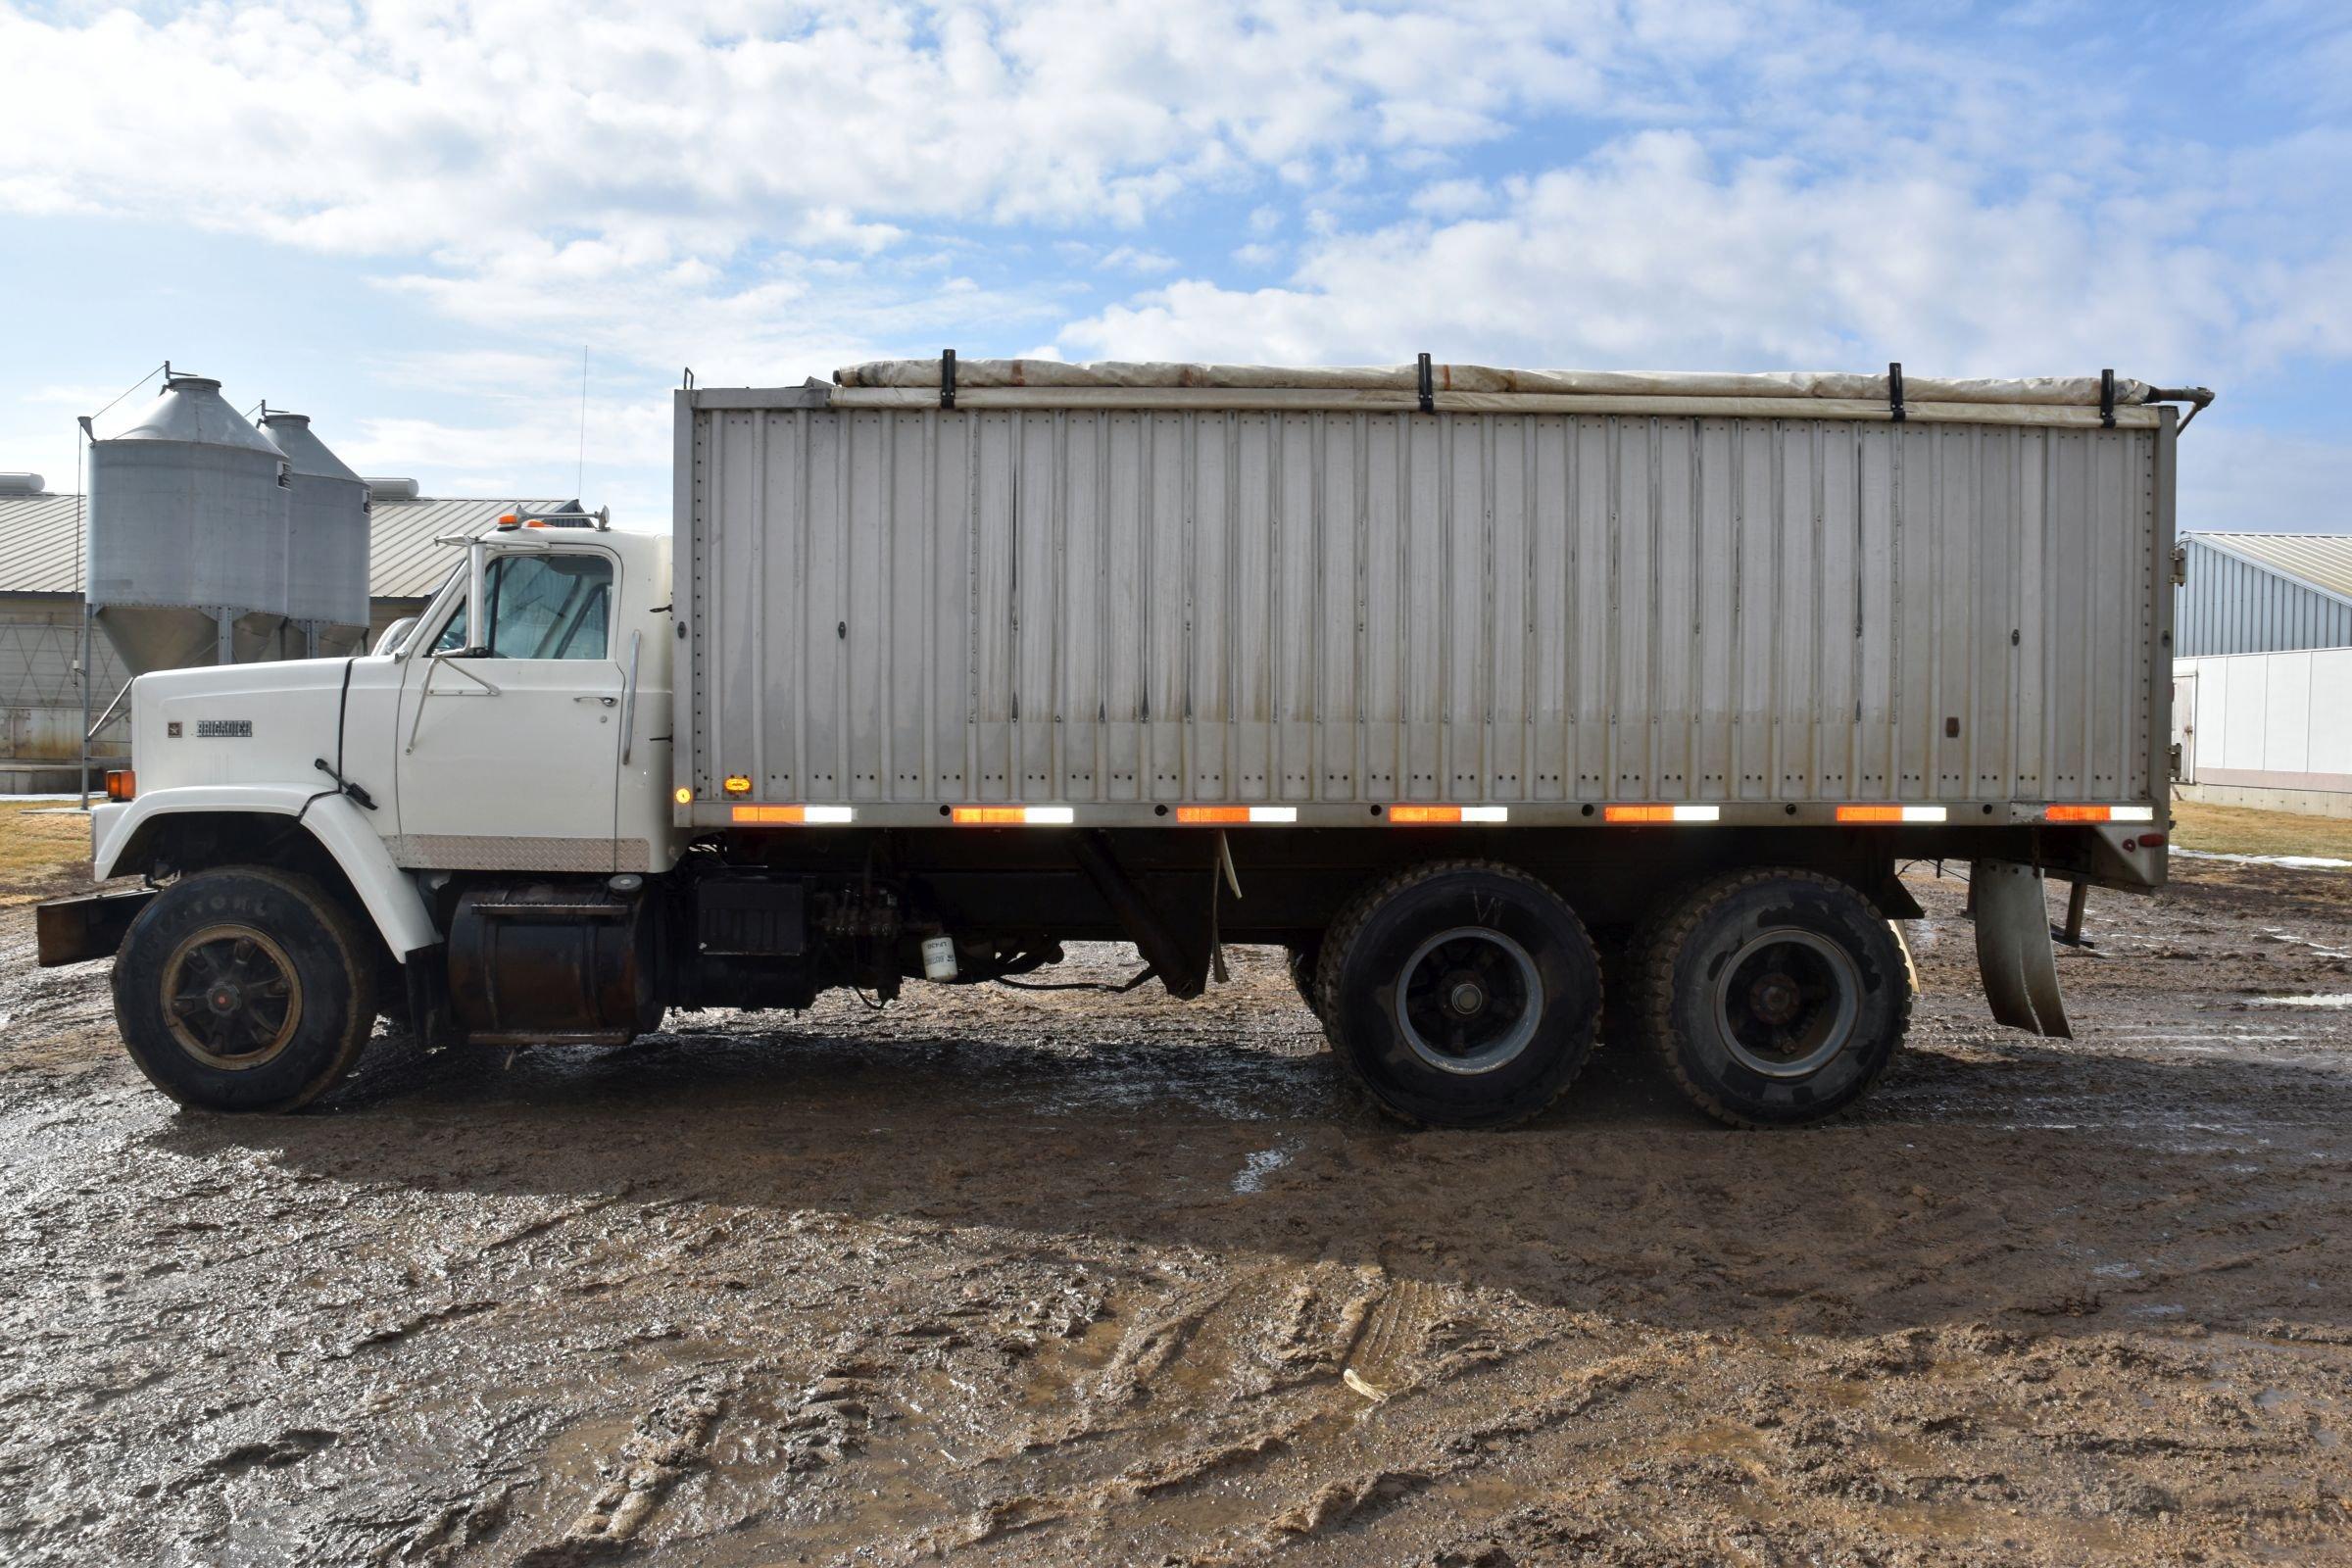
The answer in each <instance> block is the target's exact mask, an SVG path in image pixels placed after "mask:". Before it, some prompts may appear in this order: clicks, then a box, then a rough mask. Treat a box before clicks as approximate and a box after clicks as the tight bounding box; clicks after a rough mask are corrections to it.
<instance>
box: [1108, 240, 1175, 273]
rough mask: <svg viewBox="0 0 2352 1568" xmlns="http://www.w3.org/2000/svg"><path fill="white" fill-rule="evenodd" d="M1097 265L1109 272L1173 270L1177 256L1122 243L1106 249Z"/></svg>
mask: <svg viewBox="0 0 2352 1568" xmlns="http://www.w3.org/2000/svg"><path fill="white" fill-rule="evenodd" d="M1095 265H1096V266H1097V267H1099V268H1101V269H1102V270H1104V271H1108V272H1140V273H1145V274H1147V275H1148V274H1152V273H1156V272H1173V271H1174V270H1176V258H1175V257H1173V256H1169V255H1166V254H1165V253H1163V252H1160V251H1152V250H1143V249H1140V248H1138V247H1136V246H1133V245H1121V246H1117V247H1116V248H1114V249H1112V250H1108V251H1105V252H1104V253H1103V257H1102V259H1101V260H1100V261H1098V262H1096V263H1095Z"/></svg>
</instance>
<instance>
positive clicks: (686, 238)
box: [0, 0, 2352, 531]
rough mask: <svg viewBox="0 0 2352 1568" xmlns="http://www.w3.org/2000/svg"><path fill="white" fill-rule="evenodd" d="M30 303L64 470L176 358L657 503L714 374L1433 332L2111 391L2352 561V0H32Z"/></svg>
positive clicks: (1572, 364) (469, 480)
mask: <svg viewBox="0 0 2352 1568" xmlns="http://www.w3.org/2000/svg"><path fill="white" fill-rule="evenodd" d="M0 301H4V302H6V306H7V309H6V310H5V313H4V314H0V469H23V468H31V469H34V470H37V471H40V472H42V473H44V474H45V475H46V476H47V477H48V479H49V483H50V487H51V488H52V489H58V490H65V489H71V488H73V483H74V479H73V475H74V471H75V461H76V449H77V441H76V436H75V425H74V422H73V419H74V416H76V415H84V414H91V413H93V412H95V411H96V410H98V409H99V408H100V407H101V406H103V405H105V404H106V403H107V402H108V401H109V400H110V399H113V398H115V397H116V396H118V395H119V394H121V393H122V392H123V390H124V389H125V388H126V387H129V386H132V385H133V384H134V383H135V382H136V381H137V379H138V378H139V377H140V376H141V375H142V374H143V373H145V372H147V371H149V370H151V369H153V368H156V367H157V366H158V365H160V364H161V363H162V362H163V361H165V360H167V359H168V360H170V361H171V362H172V365H173V366H174V367H175V368H180V369H183V370H191V371H195V372H198V373H202V374H206V375H212V376H217V377H219V378H220V379H221V381H222V382H223V383H224V384H225V385H224V391H225V394H226V395H227V396H228V397H229V398H230V400H231V401H232V402H233V403H235V405H236V406H237V407H238V408H240V409H245V408H249V407H251V406H253V405H254V404H256V403H258V402H259V401H261V400H262V399H265V398H266V399H268V400H269V402H270V404H271V406H273V407H279V408H289V409H293V410H296V411H298V412H301V413H306V414H309V415H311V416H312V417H313V419H314V421H315V424H314V428H315V429H316V430H317V432H318V434H319V435H320V436H321V437H322V438H323V439H324V440H325V441H326V442H327V443H328V444H329V445H330V446H332V447H334V448H335V449H336V450H337V452H339V453H340V454H341V455H342V457H343V458H344V459H345V461H346V462H348V463H350V464H351V465H352V466H354V467H356V468H358V469H360V470H361V471H362V472H365V473H368V474H397V475H404V476H413V477H416V478H417V479H418V480H419V481H420V482H421V484H422V486H423V489H424V493H426V494H428V495H480V496H494V497H508V496H536V497H556V496H569V495H573V494H579V495H580V496H582V497H583V499H584V500H585V501H586V502H587V503H588V505H590V506H591V507H594V506H598V505H606V504H609V505H611V506H612V507H613V511H614V515H615V520H616V521H619V522H623V523H632V524H634V525H637V526H648V527H661V526H665V525H666V522H667V518H668V514H669V452H670V405H669V398H668V393H669V390H670V389H671V388H673V387H674V386H676V385H677V384H678V381H679V378H680V376H681V374H682V373H683V372H684V370H685V369H686V368H692V369H693V371H694V374H695V377H696V379H697V381H698V382H699V383H700V384H703V385H777V384H790V383H795V382H798V381H801V380H803V379H805V378H806V377H809V376H811V375H814V376H827V375H829V374H830V373H831V372H832V371H833V369H834V368H836V367H838V366H842V365H846V364H852V363H855V362H857V361H859V360H864V359H872V358H880V357H889V356H899V355H920V356H926V357H928V356H931V355H935V354H936V353H937V352H938V351H939V350H940V349H941V348H942V347H954V348H955V349H956V351H957V352H958V353H959V354H961V355H963V356H964V357H966V358H981V357H992V356H1002V355H1043V356H1053V357H1059V358H1063V359H1070V360H1093V359H1196V360H1220V361H1238V362H1252V363H1275V364H1366V363H1376V364H1393V363H1399V362H1406V361H1410V360H1411V359H1412V357H1413V356H1414V355H1415V354H1416V353H1419V352H1422V351H1427V352H1429V353H1431V354H1432V355H1434V356H1435V357H1436V358H1437V359H1439V360H1441V361H1448V360H1450V361H1467V362H1474V363H1485V364H1500V365H1511V366H1534V367H1565V368H1636V369H1739V370H1756V369H1789V368H1798V369H1859V370H1866V371H1877V370H1882V369H1884V368H1885V367H1886V365H1887V362H1889V361H1891V360H1900V361H1902V362H1903V364H1904V367H1905V368H1906V370H1907V371H1908V372H1910V373H1912V374H1915V375H1918V374H1926V375H1946V374H1948V375H1996V376H2009V375H2048V374H2089V373H2095V372H2096V371H2097V370H2099V369H2100V368H2104V367H2110V366H2112V367H2114V368H2116V369H2117V370H2118V371H2119V372H2120V373H2122V374H2124V375H2127V376H2134V377H2138V378H2140V379H2143V380H2148V381H2154V382H2158V383H2162V384H2166V385H2180V384H2202V385H2207V386H2211V387H2213V388H2214V389H2215V390H2216V391H2218V392H2219V393H2220V401H2219V402H2218V403H2217V404H2216V405H2215V406H2214V407H2213V408H2212V409H2211V410H2209V411H2208V412H2207V413H2206V414H2205V415H2204V416H2203V417H2201V418H2200V419H2199V420H2198V421H2197V424H2196V426H2195V427H2194V428H2193V429H2192V430H2190V431H2189V432H2188V433H2187V435H2186V436H2185V437H2184V438H2183V439H2182V442H2181V495H2180V525H2181V526H2182V527H2184V528H2252V529H2280V530H2293V531H2325V530H2335V531H2352V419H2348V418H2347V417H2346V413H2345V411H2346V410H2347V408H2352V6H2345V5H2342V4H2340V3H2335V0H2309V3H2306V0H2240V3H2236V4H2217V5H2198V4H2189V3H2178V4H2165V3H2158V4H2142V5H2130V6H2125V5H2114V4H2092V3H2082V4H2076V3H2072V0H2025V3H2009V4H1985V5H1968V4H1965V3H1938V4H1919V5H1909V4H1903V3H1900V0H1883V3H1878V4H1855V5H1842V4H1837V3H1832V0H1755V3H1752V4H1732V3H1728V0H1661V3H1656V4H1650V3H1646V0H1556V3H1551V4H1544V3H1531V0H1493V3H1490V0H1447V3H1439V4H1429V5H1417V4H1410V3H1403V0H1399V3H1393V4H1390V3H1384V4H1361V5H1355V4H1343V3H1338V0H1272V3H1266V4H1258V5H1241V4H1225V3H1218V0H1201V3H1197V4H1192V3H1185V0H1094V3H1086V4H1080V3H1071V0H1036V3H1031V4H1010V3H1005V4H998V3H972V4H962V3H949V4H940V5H913V4H894V3H889V0H860V3H854V4H846V5H836V4H829V3H791V0H668V3H665V4H663V5H661V6H650V5H639V6H629V5H609V4H604V3H601V0H497V3H478V4H475V3H449V0H395V3H390V4H383V5H371V6H347V5H335V4H307V3H286V4H277V5H252V6H243V5H221V4H206V5H197V6H188V7H174V6H167V5H160V4H153V5H145V4H143V5H133V6H122V5H101V4H83V3H73V0H68V3H62V4H54V5H49V4H25V3H22V0H0ZM583 368H584V369H585V374H584V376H583ZM145 400H146V399H145V394H143V393H142V394H140V395H134V396H133V397H131V398H130V399H128V400H127V401H126V402H124V403H123V404H122V405H120V406H118V408H117V409H116V410H115V411H114V413H113V414H112V415H111V416H109V417H107V418H102V419H101V420H100V421H99V424H98V429H99V432H100V433H101V434H104V433H105V432H106V430H107V428H108V425H109V423H110V422H112V421H119V420H121V419H122V418H123V416H125V415H128V414H130V413H132V412H133V411H134V410H135V409H136V408H138V407H139V406H140V405H141V404H142V403H143V402H144V401H145Z"/></svg>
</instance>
